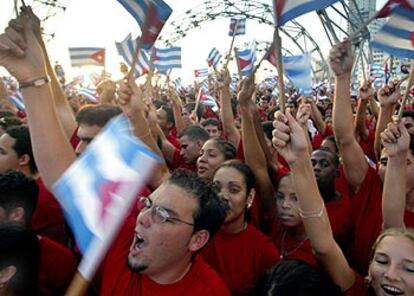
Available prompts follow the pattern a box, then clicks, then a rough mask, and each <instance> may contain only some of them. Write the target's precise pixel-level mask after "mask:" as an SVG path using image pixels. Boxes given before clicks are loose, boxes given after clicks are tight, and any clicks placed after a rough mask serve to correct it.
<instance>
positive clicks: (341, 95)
mask: <svg viewBox="0 0 414 296" xmlns="http://www.w3.org/2000/svg"><path fill="white" fill-rule="evenodd" d="M329 59H330V64H331V68H332V70H333V71H334V73H335V84H336V87H335V96H334V105H333V118H332V121H333V129H334V132H335V138H336V141H337V144H338V148H339V152H340V155H341V157H342V160H343V164H344V170H345V175H346V178H347V180H348V184H349V185H350V186H351V188H352V190H353V191H357V190H358V188H359V186H360V185H361V184H362V182H363V181H364V178H365V175H366V173H367V172H368V163H367V161H366V159H365V155H364V152H363V151H362V149H361V147H360V146H359V144H358V142H357V141H356V139H355V135H354V127H353V126H354V125H353V114H352V108H351V102H350V97H351V94H350V87H351V71H352V66H353V64H354V60H355V58H354V54H353V52H352V49H351V42H350V40H346V41H344V42H341V43H339V44H337V45H335V46H334V47H333V48H332V49H331V52H330V56H329Z"/></svg>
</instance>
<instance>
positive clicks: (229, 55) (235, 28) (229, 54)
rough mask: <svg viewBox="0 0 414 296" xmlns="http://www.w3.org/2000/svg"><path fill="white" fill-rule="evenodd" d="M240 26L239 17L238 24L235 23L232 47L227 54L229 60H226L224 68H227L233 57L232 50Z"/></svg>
mask: <svg viewBox="0 0 414 296" xmlns="http://www.w3.org/2000/svg"><path fill="white" fill-rule="evenodd" d="M238 26H239V20H238V19H237V20H236V24H235V25H234V31H233V37H232V38H231V43H230V49H229V53H228V54H227V60H226V63H225V64H224V68H227V66H228V65H229V62H230V58H231V51H232V50H233V45H234V40H235V39H236V32H237V29H238Z"/></svg>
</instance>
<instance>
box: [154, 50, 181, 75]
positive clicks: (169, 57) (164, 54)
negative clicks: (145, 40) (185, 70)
mask: <svg viewBox="0 0 414 296" xmlns="http://www.w3.org/2000/svg"><path fill="white" fill-rule="evenodd" d="M154 68H155V69H158V71H160V72H161V73H167V71H168V70H171V69H174V68H176V69H179V68H181V47H170V48H155V53H154Z"/></svg>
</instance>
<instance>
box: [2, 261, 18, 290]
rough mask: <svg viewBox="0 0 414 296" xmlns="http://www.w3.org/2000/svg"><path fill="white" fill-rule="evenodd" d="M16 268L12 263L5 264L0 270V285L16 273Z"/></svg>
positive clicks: (4, 283)
mask: <svg viewBox="0 0 414 296" xmlns="http://www.w3.org/2000/svg"><path fill="white" fill-rule="evenodd" d="M16 272H17V269H16V267H15V266H14V265H10V266H7V267H5V268H3V269H2V270H0V286H1V287H3V286H4V285H6V284H7V283H8V282H9V281H10V279H11V278H12V277H13V276H14V275H15V274H16Z"/></svg>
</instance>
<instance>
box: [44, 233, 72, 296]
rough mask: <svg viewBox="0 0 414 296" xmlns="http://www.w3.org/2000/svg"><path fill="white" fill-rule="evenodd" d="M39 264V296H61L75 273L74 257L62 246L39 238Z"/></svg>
mask: <svg viewBox="0 0 414 296" xmlns="http://www.w3.org/2000/svg"><path fill="white" fill-rule="evenodd" d="M39 245H40V263H39V273H38V281H39V282H38V284H39V292H40V294H41V295H63V294H65V291H66V289H67V287H68V286H69V284H70V283H71V281H72V278H73V276H74V274H75V272H76V268H77V262H76V259H75V256H74V255H73V254H72V253H71V252H70V251H69V250H68V249H67V248H65V247H64V246H62V245H60V244H58V243H56V242H54V241H52V240H50V239H48V238H47V237H41V238H39Z"/></svg>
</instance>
